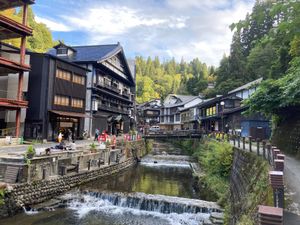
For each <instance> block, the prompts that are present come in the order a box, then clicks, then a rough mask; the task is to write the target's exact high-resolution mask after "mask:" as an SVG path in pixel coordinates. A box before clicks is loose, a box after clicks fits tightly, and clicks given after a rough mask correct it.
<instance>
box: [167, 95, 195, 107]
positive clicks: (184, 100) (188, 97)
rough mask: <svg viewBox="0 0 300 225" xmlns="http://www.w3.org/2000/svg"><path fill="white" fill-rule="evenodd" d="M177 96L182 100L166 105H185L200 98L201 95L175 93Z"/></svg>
mask: <svg viewBox="0 0 300 225" xmlns="http://www.w3.org/2000/svg"><path fill="white" fill-rule="evenodd" d="M174 96H175V97H176V98H178V99H180V100H181V101H182V102H179V103H176V104H165V105H164V107H167V108H168V107H176V106H181V105H184V104H186V103H188V102H190V101H192V100H194V99H196V98H199V96H191V95H174Z"/></svg>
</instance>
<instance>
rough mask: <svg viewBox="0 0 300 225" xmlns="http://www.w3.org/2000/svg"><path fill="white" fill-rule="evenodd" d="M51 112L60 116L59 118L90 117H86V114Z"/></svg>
mask: <svg viewBox="0 0 300 225" xmlns="http://www.w3.org/2000/svg"><path fill="white" fill-rule="evenodd" d="M49 111H50V112H52V113H54V114H56V115H59V116H68V117H76V118H84V117H89V116H88V115H86V114H84V113H75V112H63V111H57V110H49Z"/></svg>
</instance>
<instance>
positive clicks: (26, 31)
mask: <svg viewBox="0 0 300 225" xmlns="http://www.w3.org/2000/svg"><path fill="white" fill-rule="evenodd" d="M29 35H32V29H31V28H29V27H27V26H24V25H23V24H21V23H18V22H16V21H14V20H12V19H9V18H7V17H5V16H2V15H0V40H6V39H11V38H20V37H24V36H29Z"/></svg>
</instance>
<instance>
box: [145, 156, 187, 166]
mask: <svg viewBox="0 0 300 225" xmlns="http://www.w3.org/2000/svg"><path fill="white" fill-rule="evenodd" d="M140 164H141V165H143V166H150V167H183V168H190V162H189V161H187V160H185V158H183V157H180V158H176V157H174V156H173V158H172V157H162V156H157V155H155V156H151V155H149V156H146V157H144V158H142V160H141V162H140Z"/></svg>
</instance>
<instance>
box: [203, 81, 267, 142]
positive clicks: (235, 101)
mask: <svg viewBox="0 0 300 225" xmlns="http://www.w3.org/2000/svg"><path fill="white" fill-rule="evenodd" d="M261 81H262V79H257V80H255V81H252V82H249V83H247V84H245V85H243V86H241V87H238V88H236V89H234V90H232V91H230V92H228V93H227V94H226V95H223V96H221V95H220V96H217V97H215V98H212V99H208V100H205V101H204V102H203V103H201V104H199V105H198V111H199V119H200V121H201V128H202V130H203V131H205V132H207V133H209V132H214V131H221V132H235V133H238V134H240V135H241V136H243V137H248V136H252V137H253V138H260V139H265V138H267V137H269V136H270V132H271V130H270V124H269V120H268V119H266V118H265V117H263V116H262V115H259V114H256V115H251V116H249V115H243V112H244V111H246V110H247V107H246V106H244V105H243V104H242V101H243V100H244V99H247V98H249V97H250V95H251V94H253V93H254V92H255V90H256V88H257V86H258V85H259V83H260V82H261Z"/></svg>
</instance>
